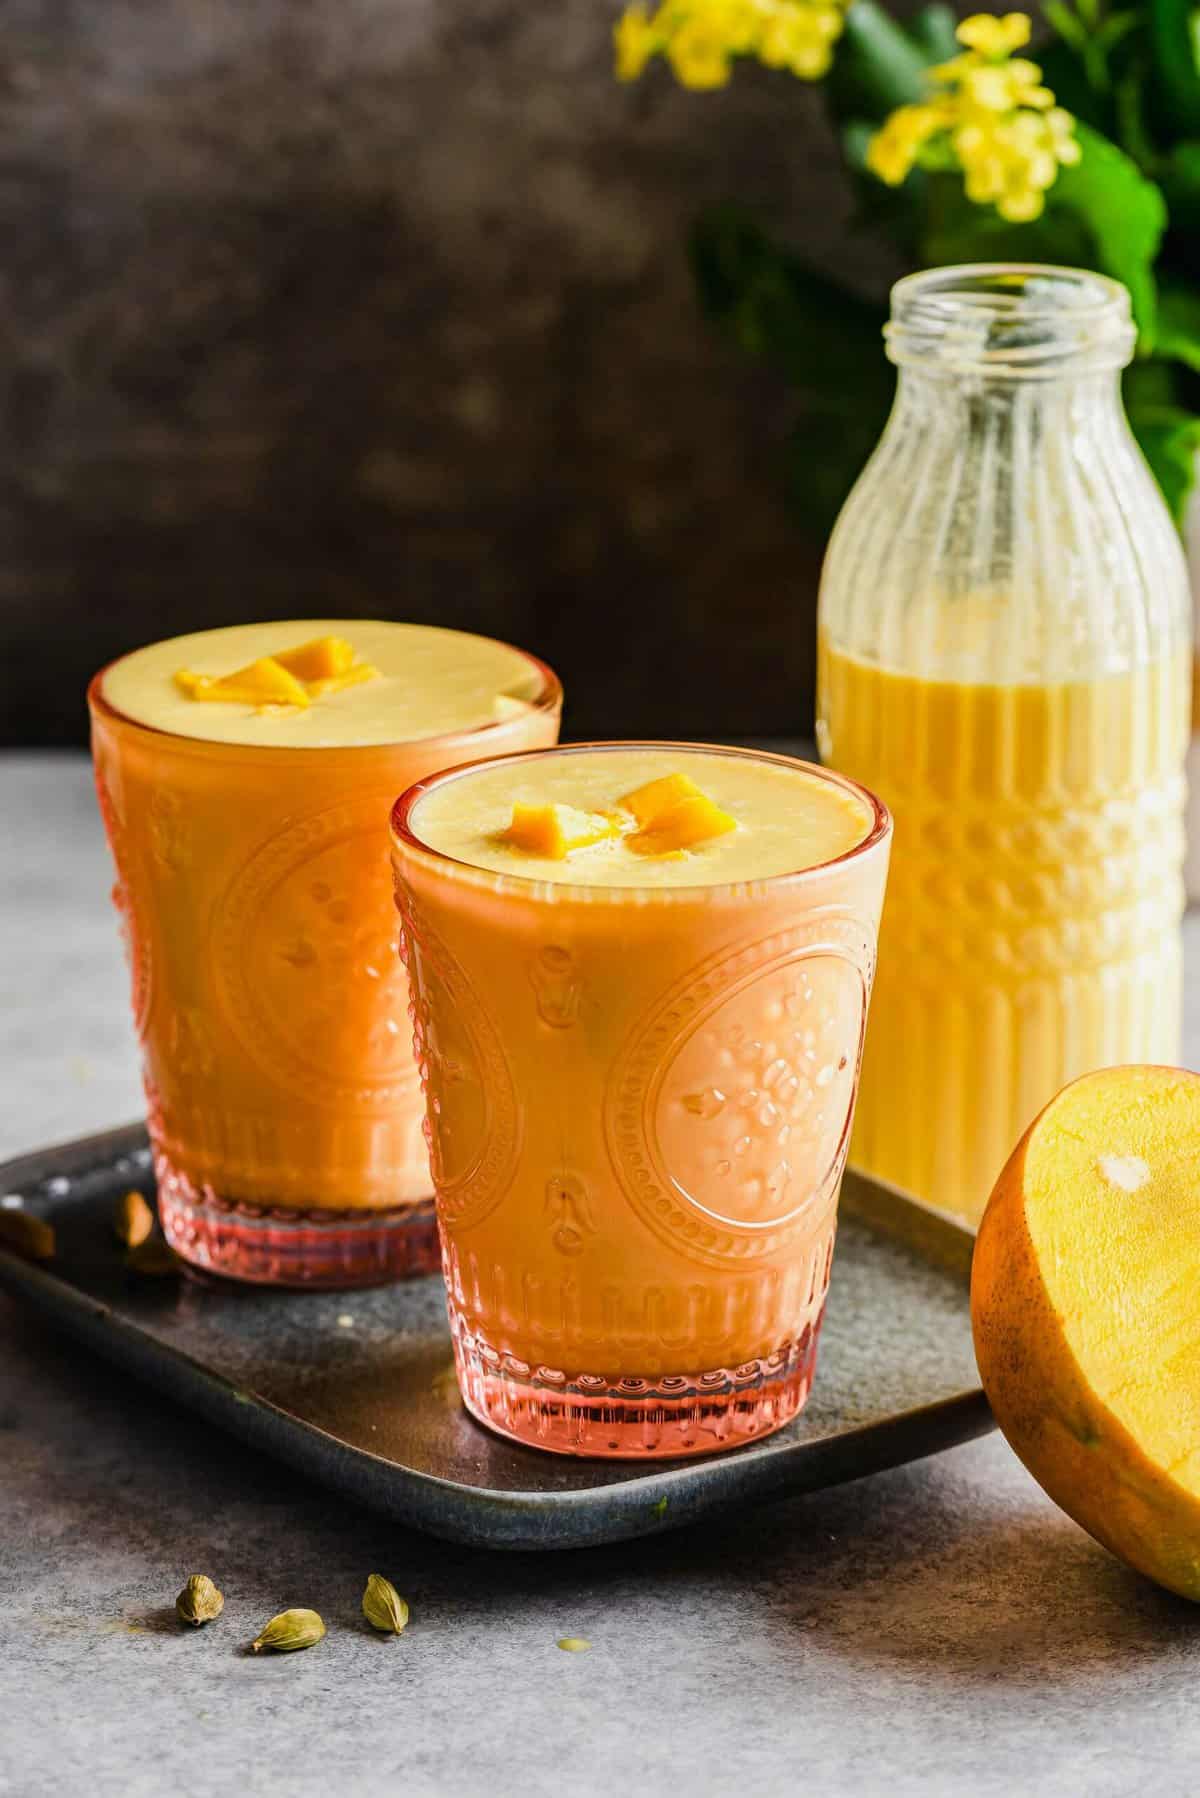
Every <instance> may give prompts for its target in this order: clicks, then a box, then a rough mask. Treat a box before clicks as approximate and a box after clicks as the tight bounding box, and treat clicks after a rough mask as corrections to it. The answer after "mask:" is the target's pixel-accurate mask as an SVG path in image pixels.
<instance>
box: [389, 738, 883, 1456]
mask: <svg viewBox="0 0 1200 1798" xmlns="http://www.w3.org/2000/svg"><path fill="white" fill-rule="evenodd" d="M890 834H891V824H890V820H889V818H888V815H887V813H886V811H885V810H884V808H883V807H882V806H881V805H880V804H879V803H878V801H876V800H875V799H874V798H873V797H872V796H871V795H870V794H869V793H867V792H866V791H865V790H864V789H862V788H861V787H858V786H856V785H855V784H854V783H853V782H851V781H848V780H846V779H844V778H842V777H841V776H838V775H833V774H829V773H827V772H825V771H823V770H821V769H818V768H815V767H812V766H809V765H808V764H806V763H803V762H797V761H791V760H789V759H787V758H785V757H782V756H772V755H763V754H758V753H755V752H752V751H739V750H722V749H712V748H702V747H696V746H688V745H679V744H656V743H623V744H585V745H581V746H579V747H569V748H563V749H557V750H550V751H547V752H543V753H536V752H535V753H532V754H525V755H518V756H513V757H507V758H504V759H500V760H489V761H487V762H483V763H478V764H475V765H474V766H471V767H468V768H464V769H459V770H456V771H450V772H448V773H443V774H439V775H437V776H434V777H432V778H430V779H427V780H422V781H421V782H419V783H418V784H417V785H415V786H414V787H412V788H411V789H410V790H409V791H408V792H407V793H405V794H404V795H403V796H402V797H401V799H400V800H399V801H398V802H397V804H396V808H395V811H394V812H393V817H392V842H393V861H394V866H395V871H396V890H397V903H398V906H399V910H400V914H401V919H402V926H403V928H402V944H403V949H404V953H405V955H406V959H407V965H408V969H409V978H410V982H411V986H412V999H413V1017H414V1030H415V1038H416V1054H417V1062H418V1067H419V1069H420V1072H421V1075H422V1078H423V1080H424V1082H425V1089H426V1100H427V1105H428V1113H429V1140H430V1150H431V1160H432V1166H433V1175H434V1184H435V1190H436V1194H437V1207H438V1215H439V1220H440V1224H441V1230H442V1243H443V1255H444V1267H445V1273H446V1284H447V1293H448V1302H449V1311H450V1322H451V1328H452V1332H453V1338H454V1353H455V1360H456V1366H457V1372H458V1379H459V1385H460V1388H461V1390H462V1394H463V1398H464V1400H465V1402H466V1405H467V1407H468V1409H469V1410H470V1411H471V1412H472V1413H473V1415H474V1416H475V1417H476V1418H477V1419H479V1420H480V1421H481V1422H482V1423H485V1424H487V1425H489V1426H490V1427H491V1428H493V1429H495V1430H497V1431H499V1432H501V1433H502V1434H504V1435H506V1436H510V1437H513V1438H516V1439H517V1440H519V1441H521V1442H525V1443H528V1444H530V1445H533V1446H536V1447H540V1448H546V1449H551V1450H557V1451H559V1452H561V1453H567V1454H580V1455H599V1456H622V1457H638V1458H641V1457H650V1456H673V1455H687V1454H694V1453H701V1452H704V1451H707V1450H712V1449H718V1448H728V1447H733V1446H735V1445H737V1444H738V1443H742V1442H745V1441H747V1440H750V1439H753V1438H755V1437H757V1436H761V1435H763V1434H765V1433H767V1432H768V1431H770V1430H774V1429H778V1428H779V1426H780V1425H781V1424H784V1423H786V1422H787V1421H788V1419H789V1418H791V1417H793V1416H794V1415H795V1413H796V1412H797V1411H798V1410H799V1408H800V1407H801V1405H802V1404H803V1403H804V1400H805V1398H806V1397H807V1395H808V1391H809V1387H810V1385H811V1382H812V1377H813V1368H814V1362H815V1356H816V1346H817V1334H818V1330H819V1328H820V1323H821V1317H822V1314H823V1309H824V1304H825V1294H826V1288H827V1285H828V1281H829V1271H830V1263H831V1259H832V1255H833V1238H834V1226H835V1218H836V1208H837V1197H838V1189H839V1185H840V1181H841V1174H842V1168H843V1163H844V1160H845V1154H846V1146H847V1141H848V1136H849V1129H850V1120H851V1114H852V1111H853V1106H854V1096H855V1090H856V1086H857V1082H858V1070H859V1063H860V1057H861V1054H862V1044H863V1032H864V1029H865V1025H866V1015H867V1002H868V997H869V994H870V987H871V979H872V974H873V970H874V960H875V939H876V930H877V926H878V920H879V912H880V906H881V903H882V899H883V890H884V881H885V878H886V872H887V861H888V849H889V840H890Z"/></svg>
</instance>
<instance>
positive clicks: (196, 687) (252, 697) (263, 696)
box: [175, 656, 308, 706]
mask: <svg viewBox="0 0 1200 1798" xmlns="http://www.w3.org/2000/svg"><path fill="white" fill-rule="evenodd" d="M175 681H176V684H177V685H178V686H180V687H182V688H183V691H184V692H185V693H186V694H188V696H189V697H190V698H192V699H213V700H224V701H225V702H226V703H227V704H232V705H298V706H306V705H307V704H308V693H307V691H306V689H305V687H304V685H303V683H302V682H301V681H298V680H297V679H296V676H295V675H294V674H290V673H289V672H288V670H287V669H286V668H285V667H284V666H283V664H282V663H281V662H279V661H277V660H276V658H275V657H274V656H262V657H260V658H259V660H258V661H257V662H251V663H249V665H248V666H247V667H245V668H239V669H237V670H236V672H235V673H233V674H222V675H210V674H189V673H188V671H187V670H186V669H181V670H180V672H179V673H178V674H177V675H176V676H175Z"/></svg>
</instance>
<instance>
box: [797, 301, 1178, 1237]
mask: <svg viewBox="0 0 1200 1798" xmlns="http://www.w3.org/2000/svg"><path fill="white" fill-rule="evenodd" d="M955 276H960V277H963V280H962V283H961V286H962V292H961V293H956V291H955V284H954V277H955ZM1018 276H1020V271H1012V270H1008V271H987V270H983V271H980V270H963V271H944V272H941V273H939V274H936V275H931V276H925V277H919V278H916V281H917V282H928V283H934V284H936V285H937V294H936V321H938V322H937V328H924V327H927V326H928V319H927V318H925V317H924V312H923V306H924V302H923V299H922V295H921V294H920V292H919V291H917V292H916V298H915V301H914V297H913V291H911V289H913V287H914V284H912V283H902V284H901V288H900V289H898V290H897V295H898V296H899V299H898V301H894V308H893V318H894V320H898V321H899V322H898V323H897V324H894V326H893V341H892V353H893V356H894V359H895V360H896V361H898V362H899V363H900V365H901V377H900V384H899V388H898V394H897V401H896V406H895V409H894V412H893V416H892V419H891V420H890V422H889V425H888V428H887V431H886V432H885V434H884V437H883V440H882V441H881V443H880V446H879V448H878V450H877V451H876V454H875V456H874V458H873V460H872V462H871V463H870V465H869V466H868V468H867V470H866V471H865V472H864V474H863V476H862V478H861V480H860V482H859V484H858V486H857V487H856V489H855V491H854V493H853V494H852V495H851V497H850V499H849V500H848V501H847V504H846V507H845V509H844V511H843V514H842V517H841V519H840V520H839V522H838V525H837V528H836V530H835V533H834V537H833V540H832V543H831V546H830V552H829V556H828V558H827V562H826V569H825V573H824V576H823V580H822V590H821V628H820V644H819V678H818V741H819V744H820V747H821V752H822V755H823V757H824V758H825V759H826V760H827V761H828V762H829V763H830V765H831V766H833V767H835V768H837V769H839V770H840V771H842V772H843V773H846V774H850V775H852V776H853V777H854V778H855V779H857V780H860V781H862V782H863V783H864V784H865V785H867V786H869V787H871V788H873V789H874V790H875V791H876V792H878V793H879V795H880V797H881V798H883V799H884V800H885V801H886V803H887V804H888V806H889V807H890V808H891V811H892V813H893V817H894V820H895V841H894V849H893V856H892V872H891V879H890V884H889V890H888V897H887V902H886V905H885V909H884V917H883V923H882V927H881V932H880V952H879V966H878V971H877V975H876V983H875V996H874V1000H873V1004H872V1011H871V1024H870V1029H869V1032H868V1037H867V1045H866V1054H865V1060H864V1066H863V1079H862V1086H861V1090H860V1094H859V1100H858V1109H857V1117H856V1125H855V1136H854V1141H853V1144H852V1147H851V1159H852V1161H853V1162H854V1163H855V1164H856V1165H857V1166H859V1167H861V1168H863V1169H864V1170H865V1171H867V1172H869V1173H871V1174H873V1175H875V1176H876V1177H878V1178H882V1179H885V1180H889V1181H891V1182H893V1183H895V1184H897V1185H900V1186H902V1187H904V1188H906V1189H907V1190H908V1191H910V1192H912V1193H914V1194H916V1195H917V1196H918V1197H920V1198H923V1199H925V1200H927V1201H929V1202H931V1203H935V1204H937V1205H940V1206H943V1207H945V1208H947V1209H950V1210H953V1211H957V1212H960V1213H964V1214H966V1215H967V1216H969V1217H974V1218H977V1217H978V1216H979V1215H980V1213H981V1211H982V1209H983V1206H984V1204H985V1203H986V1201H987V1198H988V1195H989V1193H990V1190H991V1187H992V1185H993V1183H994V1181H995V1178H996V1176H997V1174H998V1173H999V1171H1000V1169H1001V1167H1002V1166H1003V1163H1004V1161H1005V1159H1006V1157H1007V1155H1008V1154H1009V1152H1010V1151H1011V1149H1012V1148H1013V1146H1014V1144H1015V1142H1016V1141H1017V1138H1018V1137H1019V1136H1020V1134H1021V1132H1022V1131H1023V1130H1024V1128H1025V1127H1026V1125H1027V1124H1028V1123H1029V1122H1030V1121H1031V1119H1032V1118H1033V1117H1034V1116H1035V1115H1036V1113H1037V1111H1038V1110H1039V1109H1040V1108H1041V1106H1042V1105H1044V1104H1045V1103H1046V1102H1047V1101H1048V1100H1049V1099H1050V1098H1051V1097H1052V1096H1053V1094H1054V1093H1055V1092H1056V1091H1057V1090H1058V1088H1059V1087H1060V1086H1062V1085H1063V1084H1064V1083H1065V1082H1066V1081H1067V1080H1069V1079H1071V1078H1073V1077H1074V1076H1076V1075H1077V1074H1081V1073H1083V1072H1085V1071H1087V1070H1088V1069H1091V1068H1094V1067H1098V1066H1104V1065H1108V1064H1111V1063H1114V1062H1121V1061H1167V1062H1173V1061H1175V1060H1176V1059H1177V1057H1178V1054H1179V1030H1180V1007H1181V966H1180V942H1179V919H1180V914H1181V911H1182V904H1183V892H1182V880H1181V863H1182V852H1183V839H1182V807H1183V797H1184V790H1183V778H1182V766H1183V757H1184V753H1185V749H1186V745H1187V736H1188V718H1189V711H1190V684H1191V683H1190V671H1191V652H1190V643H1189V637H1188V602H1187V586H1186V576H1185V571H1184V566H1183V560H1182V554H1181V551H1180V547H1179V543H1178V540H1177V538H1176V535H1175V532H1174V529H1173V527H1172V525H1171V522H1170V519H1169V517H1168V515H1167V512H1166V508H1165V506H1164V505H1163V502H1162V500H1161V498H1160V496H1159V494H1158V491H1157V489H1156V487H1155V486H1154V483H1153V481H1152V480H1151V477H1150V475H1149V472H1148V470H1147V469H1146V466H1145V464H1144V463H1143V462H1142V460H1141V457H1140V455H1139V453H1138V451H1137V449H1136V447H1135V445H1134V443H1133V440H1132V438H1131V437H1130V434H1129V431H1128V427H1127V425H1126V423H1125V420H1124V416H1123V413H1122V411H1121V406H1120V399H1119V391H1118V387H1117V380H1118V375H1117V366H1118V364H1119V362H1120V360H1122V359H1123V351H1122V349H1121V343H1120V341H1119V339H1120V336H1121V332H1122V330H1124V331H1125V333H1126V335H1127V307H1126V304H1125V302H1124V299H1123V295H1122V293H1121V290H1119V289H1113V288H1112V284H1111V283H1105V282H1101V281H1099V278H1098V277H1091V276H1076V275H1071V274H1070V273H1069V272H1067V271H1061V272H1056V271H1053V270H1051V271H1044V270H1043V271H1039V272H1038V279H1039V286H1038V291H1037V292H1036V293H1026V291H1025V289H1024V288H1023V287H1022V285H1021V281H1020V280H1019V279H1017V278H1016V277H1018ZM993 277H995V280H994V288H993V287H989V282H991V281H992V278H993ZM1060 278H1061V283H1062V289H1063V291H1062V292H1055V291H1054V287H1055V280H1056V279H1060ZM1093 283H1094V284H1095V292H1093V291H1092V287H1091V285H1090V284H1093ZM904 289H910V291H909V292H908V293H907V294H905V293H904V292H903V290H904ZM1081 294H1083V298H1080V295H1081ZM1077 302H1078V307H1079V308H1082V311H1083V312H1086V311H1087V307H1089V306H1090V307H1091V308H1092V311H1091V312H1090V313H1088V320H1089V322H1088V324H1087V328H1086V330H1085V329H1084V326H1083V325H1082V324H1080V322H1079V318H1080V317H1081V316H1082V312H1080V313H1078V315H1077V313H1076V311H1074V310H1073V308H1076V306H1077ZM1085 302H1086V304H1085ZM959 305H961V307H962V308H964V310H965V315H966V316H967V318H968V320H969V326H970V329H969V331H967V332H966V335H965V336H964V334H963V330H960V328H959V323H958V313H957V311H956V307H958V306H959ZM1106 306H1107V307H1108V309H1109V314H1110V316H1108V325H1109V326H1111V333H1112V335H1106V325H1105V318H1106V316H1107V315H1106V312H1105V307H1106ZM926 310H927V309H926ZM914 311H915V312H916V313H918V314H921V315H922V322H923V328H924V334H923V335H919V334H916V333H915V332H914V329H913V326H912V322H911V317H910V316H909V314H910V313H911V312H914ZM930 316H934V315H933V314H931V315H930ZM1064 320H1065V323H1064ZM1122 321H1124V323H1123V322H1122Z"/></svg>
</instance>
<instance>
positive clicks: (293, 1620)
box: [251, 1611, 325, 1654]
mask: <svg viewBox="0 0 1200 1798" xmlns="http://www.w3.org/2000/svg"><path fill="white" fill-rule="evenodd" d="M324 1634H325V1625H324V1624H323V1623H322V1622H321V1619H320V1618H319V1617H318V1616H317V1613H316V1612H315V1611H280V1613H279V1615H278V1617H272V1619H271V1621H270V1623H268V1624H267V1625H266V1627H265V1628H264V1629H263V1631H262V1632H261V1634H260V1635H258V1636H256V1637H255V1639H254V1641H253V1642H252V1643H251V1647H252V1648H253V1650H254V1652H255V1654H261V1653H262V1651H263V1649H264V1648H269V1649H270V1650H271V1652H272V1653H273V1654H291V1653H292V1651H293V1650H294V1649H296V1648H311V1647H312V1645H313V1643H314V1642H319V1641H320V1640H321V1637H322V1636H323V1635H324Z"/></svg>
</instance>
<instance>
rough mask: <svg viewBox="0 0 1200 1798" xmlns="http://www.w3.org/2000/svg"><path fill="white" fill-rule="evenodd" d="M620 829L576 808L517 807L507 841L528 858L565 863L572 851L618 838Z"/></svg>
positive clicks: (611, 820) (612, 822) (598, 814)
mask: <svg viewBox="0 0 1200 1798" xmlns="http://www.w3.org/2000/svg"><path fill="white" fill-rule="evenodd" d="M618 830H619V826H618V825H617V824H616V823H615V822H614V821H613V819H611V818H607V817H604V816H603V815H602V814H600V813H599V812H581V811H578V810H577V809H576V807H575V806H573V805H522V804H521V803H520V802H519V801H518V802H516V803H515V804H514V805H513V809H512V822H511V823H510V824H509V826H508V829H507V830H506V831H504V832H503V833H502V835H503V840H504V841H505V842H506V843H511V844H512V845H513V847H514V848H516V849H524V850H525V852H526V853H527V854H528V855H543V856H545V857H547V859H548V860H550V861H556V862H561V861H563V860H564V859H565V858H566V857H567V856H568V855H569V854H570V853H571V851H572V849H586V848H587V847H588V846H589V845H590V844H592V843H601V842H603V841H604V840H605V838H606V837H614V836H616V835H617V834H618Z"/></svg>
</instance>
